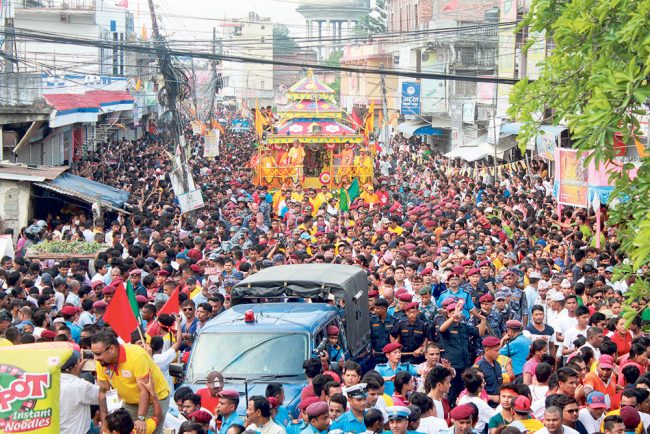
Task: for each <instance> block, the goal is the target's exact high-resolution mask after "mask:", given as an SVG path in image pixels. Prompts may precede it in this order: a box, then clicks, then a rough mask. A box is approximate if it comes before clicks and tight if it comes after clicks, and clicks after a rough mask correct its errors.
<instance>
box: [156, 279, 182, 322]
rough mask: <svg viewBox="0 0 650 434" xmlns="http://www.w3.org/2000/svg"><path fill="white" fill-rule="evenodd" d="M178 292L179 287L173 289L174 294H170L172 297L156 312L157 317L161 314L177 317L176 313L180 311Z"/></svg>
mask: <svg viewBox="0 0 650 434" xmlns="http://www.w3.org/2000/svg"><path fill="white" fill-rule="evenodd" d="M178 290H179V287H178V286H177V287H176V289H174V292H172V295H171V296H170V297H169V300H167V302H166V303H165V305H164V306H163V307H162V309H160V310H159V311H158V315H160V314H161V313H166V314H168V315H171V314H172V313H173V314H174V315H178V312H179V311H180V310H181V304H180V301H179V299H178Z"/></svg>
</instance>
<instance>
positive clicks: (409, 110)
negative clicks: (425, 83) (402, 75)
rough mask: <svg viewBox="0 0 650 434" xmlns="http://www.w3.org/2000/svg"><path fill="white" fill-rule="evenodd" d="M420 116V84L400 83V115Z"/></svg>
mask: <svg viewBox="0 0 650 434" xmlns="http://www.w3.org/2000/svg"><path fill="white" fill-rule="evenodd" d="M419 114H420V83H415V82H408V81H405V82H403V83H402V115H419Z"/></svg>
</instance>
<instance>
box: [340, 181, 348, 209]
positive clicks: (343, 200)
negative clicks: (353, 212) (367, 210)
mask: <svg viewBox="0 0 650 434" xmlns="http://www.w3.org/2000/svg"><path fill="white" fill-rule="evenodd" d="M339 209H340V210H341V211H348V210H349V209H350V199H348V192H347V191H345V188H343V187H341V190H340V191H339Z"/></svg>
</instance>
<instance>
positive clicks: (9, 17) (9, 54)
mask: <svg viewBox="0 0 650 434" xmlns="http://www.w3.org/2000/svg"><path fill="white" fill-rule="evenodd" d="M0 17H4V19H3V20H2V21H0V23H1V24H2V25H3V26H4V30H5V37H4V48H3V47H2V45H3V44H2V41H0V61H3V62H4V68H3V69H2V70H3V72H14V71H15V72H18V50H17V49H16V31H15V29H14V7H13V5H12V2H10V1H5V2H0ZM1 66H2V64H0V67H1ZM14 68H15V69H14Z"/></svg>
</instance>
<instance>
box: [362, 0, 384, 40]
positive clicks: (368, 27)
mask: <svg viewBox="0 0 650 434" xmlns="http://www.w3.org/2000/svg"><path fill="white" fill-rule="evenodd" d="M387 28H388V11H387V10H386V0H375V1H374V4H373V5H372V7H371V9H370V13H369V14H368V15H365V16H364V17H363V19H362V20H361V21H360V22H359V27H358V29H359V31H360V33H363V34H364V35H365V34H370V35H373V34H377V33H386V30H387Z"/></svg>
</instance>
